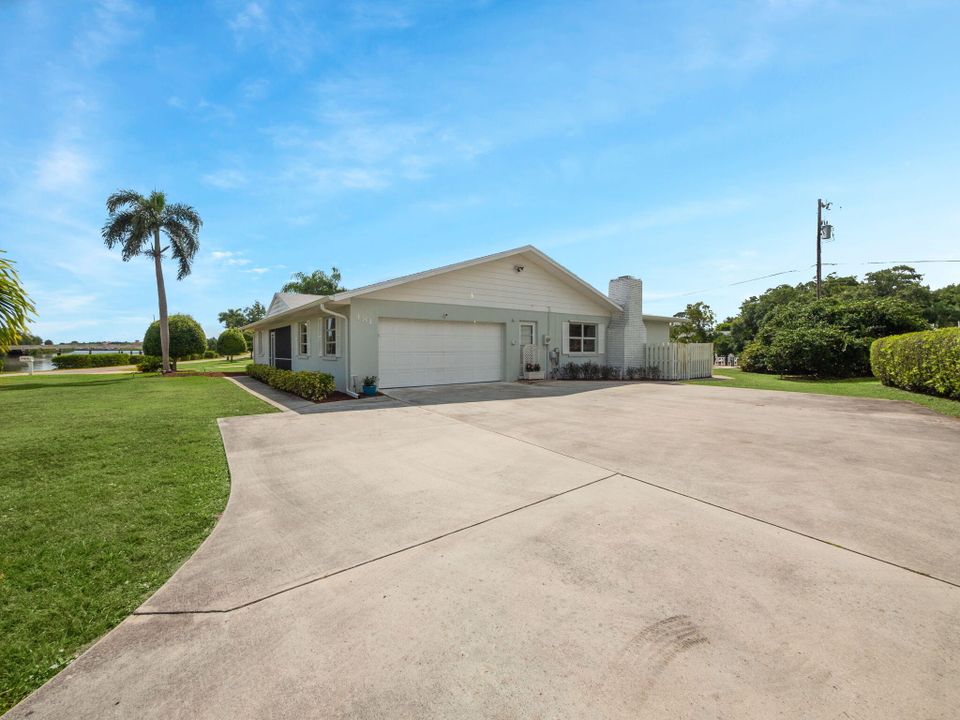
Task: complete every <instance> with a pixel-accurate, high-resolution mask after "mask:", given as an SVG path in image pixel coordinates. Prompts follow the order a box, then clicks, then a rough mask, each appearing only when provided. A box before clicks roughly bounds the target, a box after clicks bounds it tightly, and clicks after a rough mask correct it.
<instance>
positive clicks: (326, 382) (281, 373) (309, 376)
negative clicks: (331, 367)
mask: <svg viewBox="0 0 960 720" xmlns="http://www.w3.org/2000/svg"><path fill="white" fill-rule="evenodd" d="M247 375H249V376H250V377H252V378H254V379H255V380H259V381H260V382H264V383H266V384H267V385H269V386H270V387H272V388H276V389H277V390H283V391H284V392H288V393H293V394H294V395H299V396H300V397H302V398H306V399H307V400H316V401H319V400H323V399H324V398H325V397H326V396H327V395H329V394H330V393H332V392H333V391H334V390H336V389H337V388H336V383H335V381H334V379H333V375H330V374H329V373H322V372H314V371H312V370H296V371H294V370H278V369H277V368H275V367H271V366H270V365H261V364H259V363H250V364H249V365H247Z"/></svg>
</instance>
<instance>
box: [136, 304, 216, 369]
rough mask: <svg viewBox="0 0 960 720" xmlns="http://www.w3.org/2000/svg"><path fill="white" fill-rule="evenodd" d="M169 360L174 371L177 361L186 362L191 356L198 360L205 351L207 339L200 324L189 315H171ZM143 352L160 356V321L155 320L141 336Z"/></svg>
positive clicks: (169, 319)
mask: <svg viewBox="0 0 960 720" xmlns="http://www.w3.org/2000/svg"><path fill="white" fill-rule="evenodd" d="M168 324H169V327H170V360H171V362H172V363H173V367H174V369H176V367H177V360H187V359H189V358H190V357H191V356H194V355H195V356H196V357H197V358H200V357H202V356H203V352H204V351H205V350H206V349H207V337H206V334H205V333H204V332H203V328H202V327H200V323H198V322H197V321H196V320H194V319H193V318H192V317H190V316H189V315H171V316H170V317H169V318H168ZM143 352H144V353H145V354H147V355H158V356H159V355H160V321H159V320H156V321H154V322H153V323H151V325H150V327H148V328H147V332H146V334H145V335H144V336H143Z"/></svg>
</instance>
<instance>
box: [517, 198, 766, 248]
mask: <svg viewBox="0 0 960 720" xmlns="http://www.w3.org/2000/svg"><path fill="white" fill-rule="evenodd" d="M749 204H750V202H749V200H748V199H746V198H743V197H731V198H723V199H720V200H708V201H693V202H687V203H682V204H679V205H672V206H668V207H662V208H657V209H655V210H648V211H646V212H642V213H639V214H637V215H631V216H628V217H623V218H617V219H616V220H607V221H603V222H599V223H597V224H595V225H587V226H582V227H577V228H573V229H569V230H564V231H561V232H558V233H553V234H550V235H547V236H544V237H542V238H539V239H537V240H535V241H533V242H535V243H536V244H537V245H538V246H541V247H545V248H555V247H563V246H567V245H578V244H581V243H586V242H595V241H600V240H611V239H630V238H634V239H635V238H637V236H638V234H639V233H643V232H647V231H651V230H654V229H656V228H663V227H667V226H672V225H683V224H687V223H692V222H694V221H697V220H702V219H703V218H707V217H712V216H725V215H730V214H733V213H736V212H738V211H740V210H743V209H744V208H746V207H748V206H749ZM524 242H531V240H530V239H529V238H527V239H525V240H524Z"/></svg>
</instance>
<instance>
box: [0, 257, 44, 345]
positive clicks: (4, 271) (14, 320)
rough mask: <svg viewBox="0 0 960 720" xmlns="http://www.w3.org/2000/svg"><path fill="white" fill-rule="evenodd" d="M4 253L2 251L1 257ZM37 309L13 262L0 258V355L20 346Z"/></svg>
mask: <svg viewBox="0 0 960 720" xmlns="http://www.w3.org/2000/svg"><path fill="white" fill-rule="evenodd" d="M3 253H4V251H3V250H0V255H2V254H3ZM34 312H36V308H35V307H34V306H33V303H32V302H31V301H30V297H29V296H28V295H27V291H26V290H24V289H23V285H22V284H21V283H20V276H19V275H18V274H17V271H16V270H15V269H14V267H13V261H11V260H7V259H6V258H4V257H2V256H0V355H2V354H5V353H6V352H7V351H8V350H9V349H10V346H11V345H16V344H18V342H19V340H20V336H21V335H24V334H26V332H27V321H28V320H29V318H30V314H31V313H34Z"/></svg>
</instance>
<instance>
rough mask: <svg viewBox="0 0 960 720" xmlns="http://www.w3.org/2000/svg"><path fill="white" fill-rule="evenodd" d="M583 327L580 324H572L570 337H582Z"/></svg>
mask: <svg viewBox="0 0 960 720" xmlns="http://www.w3.org/2000/svg"><path fill="white" fill-rule="evenodd" d="M582 336H583V325H581V324H580V323H570V337H582Z"/></svg>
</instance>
